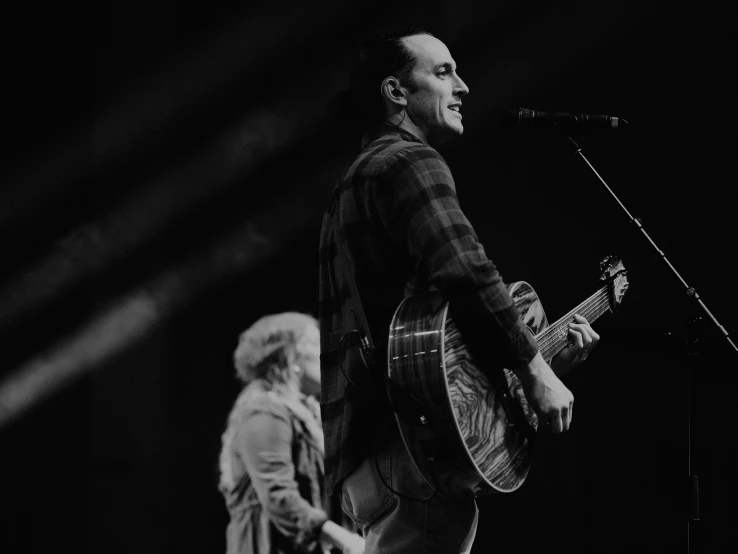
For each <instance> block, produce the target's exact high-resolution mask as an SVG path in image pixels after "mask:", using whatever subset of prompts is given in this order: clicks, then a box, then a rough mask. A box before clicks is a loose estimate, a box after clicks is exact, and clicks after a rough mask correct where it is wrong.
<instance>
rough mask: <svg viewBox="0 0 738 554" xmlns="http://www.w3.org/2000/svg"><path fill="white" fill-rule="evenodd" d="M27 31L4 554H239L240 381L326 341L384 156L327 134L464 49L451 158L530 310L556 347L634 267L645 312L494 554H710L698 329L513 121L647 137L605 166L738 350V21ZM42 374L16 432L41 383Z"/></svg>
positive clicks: (16, 137)
mask: <svg viewBox="0 0 738 554" xmlns="http://www.w3.org/2000/svg"><path fill="white" fill-rule="evenodd" d="M5 23H6V27H7V28H8V29H7V33H5V34H4V48H3V53H4V56H3V59H4V64H3V66H4V67H3V74H4V76H5V85H4V87H3V88H4V89H5V93H6V100H5V102H4V106H5V115H4V118H3V119H4V125H3V127H4V130H5V133H4V135H5V138H6V140H5V143H6V144H5V149H4V150H5V153H6V156H5V162H4V163H3V168H2V175H3V180H2V191H1V194H2V198H1V199H0V225H2V234H1V236H0V247H1V248H2V252H3V255H2V260H3V263H2V267H3V272H2V283H0V286H1V287H2V290H0V337H1V338H0V341H2V345H3V348H2V350H3V354H4V363H3V364H2V372H3V373H2V376H1V377H2V378H3V379H5V381H3V382H2V387H3V388H2V389H0V394H2V396H0V400H2V402H3V404H0V408H2V411H1V412H0V416H2V428H0V441H1V442H0V444H2V455H1V458H0V459H1V460H2V472H1V474H0V491H2V495H1V500H0V505H2V510H3V514H2V518H1V519H0V549H2V551H3V552H48V551H53V550H55V549H62V548H68V549H71V550H74V551H90V552H110V553H117V552H121V553H122V552H203V553H204V552H221V551H223V549H224V526H225V523H226V513H225V509H224V506H223V503H222V500H221V498H220V497H219V494H218V492H217V490H216V483H217V456H218V451H219V441H220V433H221V432H222V430H223V427H224V422H225V417H226V414H227V412H228V410H229V408H230V403H231V402H232V400H233V399H234V397H235V395H236V393H237V384H236V382H235V380H234V379H233V372H232V369H231V362H230V357H231V352H232V350H233V348H234V346H235V343H236V338H237V335H238V333H239V332H240V331H241V330H242V329H244V328H245V327H246V326H248V325H249V324H250V323H251V322H253V321H254V320H255V319H256V318H257V317H259V316H261V315H263V314H265V313H272V312H277V311H283V310H299V311H306V312H311V313H315V310H316V293H317V268H316V264H317V261H316V254H317V251H316V242H317V232H318V228H319V223H320V215H321V210H322V209H323V208H324V206H325V202H326V199H327V196H328V194H329V191H330V188H331V186H332V183H333V181H334V180H335V179H336V177H337V175H338V173H339V171H340V169H341V166H342V164H343V163H345V162H346V160H347V157H348V156H350V155H351V154H352V153H353V152H354V151H355V147H356V145H355V144H352V143H350V142H349V141H346V140H345V139H344V138H343V137H342V136H341V134H340V133H339V131H338V130H337V128H336V127H335V126H334V125H333V124H332V123H331V122H330V121H329V120H328V119H327V118H326V117H325V115H324V106H325V103H326V101H327V100H328V98H329V96H330V94H331V93H332V92H333V91H335V90H336V89H337V88H339V87H342V86H345V84H346V82H345V79H346V77H345V75H346V69H347V66H348V64H349V62H350V60H351V56H352V54H353V53H354V52H355V51H356V49H357V47H358V45H359V44H360V43H361V42H362V40H364V39H365V38H368V37H369V36H371V35H372V33H373V32H374V31H375V30H376V29H378V28H380V27H381V26H383V25H386V24H389V25H393V26H394V25H402V24H405V23H413V24H415V25H417V26H421V27H425V28H427V29H428V30H430V31H431V32H433V33H434V34H436V35H437V36H438V37H439V38H441V39H442V40H444V41H445V42H446V43H447V45H448V46H449V48H450V50H451V52H452V54H453V56H454V58H455V59H456V61H457V62H458V64H459V73H460V75H461V76H462V77H463V78H464V80H465V81H466V82H467V84H468V85H469V87H470V89H471V94H470V95H469V97H468V99H467V100H466V101H465V108H466V109H465V112H464V113H465V119H464V122H465V126H466V132H465V135H464V137H463V138H462V139H460V140H459V141H457V142H455V143H452V144H448V145H445V146H444V147H443V149H442V153H443V154H444V156H445V157H446V158H447V160H448V162H449V164H450V165H451V168H452V171H453V173H454V176H455V179H456V182H457V186H458V190H459V197H460V201H461V203H462V207H463V208H464V209H465V211H466V212H467V215H468V216H469V218H470V219H471V221H472V223H473V224H474V226H475V228H476V230H477V232H478V234H479V235H480V237H481V240H482V242H483V243H484V244H485V247H486V249H487V252H488V254H489V255H490V257H491V258H492V259H493V260H494V261H495V262H496V263H497V265H498V266H499V268H500V269H501V272H502V274H503V277H504V278H505V280H506V281H508V282H511V281H516V280H526V281H528V282H530V283H531V284H532V285H533V286H534V287H535V288H536V290H537V291H538V292H539V294H540V295H541V297H542V299H543V302H544V305H545V307H546V311H547V314H548V316H549V318H550V319H557V318H558V317H559V316H560V315H562V314H564V313H565V312H566V311H567V310H568V309H569V308H571V307H572V306H574V305H575V304H576V303H578V302H580V301H581V300H582V299H583V298H584V297H585V295H588V294H589V293H590V292H591V290H592V289H593V287H594V286H595V284H596V279H597V276H598V262H599V261H600V260H601V259H602V258H603V257H604V256H605V255H607V254H616V255H618V256H620V257H621V258H622V259H623V261H624V263H625V266H626V268H627V269H628V271H629V279H630V283H631V286H630V290H629V291H628V294H627V296H626V299H625V302H624V306H623V309H622V311H621V312H620V313H618V314H616V315H608V316H606V317H603V318H602V319H601V320H600V321H598V322H597V324H596V328H597V329H598V330H599V331H600V333H601V335H602V341H601V344H600V346H599V347H598V349H597V350H596V351H595V353H594V354H593V355H592V356H591V358H590V359H589V361H588V362H587V363H586V364H585V365H584V366H582V367H581V368H579V369H578V370H577V371H576V372H575V373H574V374H572V375H571V376H570V377H569V378H568V380H567V384H568V385H569V386H570V387H571V389H572V390H573V391H574V393H575V395H576V398H577V410H576V412H577V414H576V415H577V418H576V419H575V420H574V421H575V423H574V426H573V428H572V430H571V431H570V432H568V433H567V434H565V435H563V436H560V437H550V436H546V435H543V436H542V440H541V441H540V443H539V446H538V448H537V451H536V460H535V465H534V469H533V471H532V473H531V476H530V478H529V479H528V481H527V482H526V484H525V485H524V486H523V488H522V489H521V490H520V491H518V492H517V493H515V494H513V495H506V496H498V497H488V498H484V499H480V501H479V506H480V511H481V516H480V527H479V531H478V535H477V541H476V543H475V547H474V551H475V552H508V551H519V552H535V551H539V550H541V549H543V548H546V549H547V551H549V552H623V551H628V552H677V551H684V549H685V548H686V529H687V524H686V521H687V515H686V507H687V504H686V490H687V476H688V471H689V468H688V451H687V402H686V400H687V386H686V383H687V381H686V378H687V371H686V356H685V355H684V352H683V351H684V340H683V338H682V335H683V333H684V330H685V322H687V321H688V320H690V319H691V318H692V317H693V316H694V315H695V313H699V312H695V310H694V306H693V304H692V303H691V302H690V301H688V300H687V297H686V295H685V294H684V291H683V287H681V286H680V285H679V283H677V281H676V280H675V279H673V278H672V276H671V275H670V273H669V272H668V270H667V269H666V268H665V266H664V265H663V264H662V263H661V262H660V260H659V259H658V258H659V257H658V256H656V255H655V254H654V251H653V250H652V249H651V247H650V246H648V245H647V244H646V242H645V241H644V240H643V238H642V237H641V236H640V235H639V234H638V233H637V232H636V231H635V229H634V227H633V225H632V224H630V223H629V222H628V220H627V218H626V217H625V215H624V214H623V213H622V212H621V211H620V210H619V208H618V207H617V205H616V204H615V203H614V201H613V200H612V199H611V198H610V197H609V196H608V195H607V193H606V191H605V190H604V188H603V187H602V186H601V185H600V184H599V183H598V182H597V181H596V180H595V179H594V177H593V175H592V174H591V173H590V172H589V171H588V170H587V168H586V167H585V166H584V164H583V162H581V161H580V160H578V159H577V158H576V157H575V156H573V155H572V152H571V150H570V149H568V148H567V145H566V144H564V143H563V141H562V140H561V139H560V138H559V137H556V136H552V135H551V134H549V133H545V132H541V133H510V132H505V131H503V130H502V129H500V127H499V125H498V124H497V116H499V114H500V113H501V112H502V111H503V110H504V109H506V108H509V107H525V108H538V109H547V110H550V111H581V112H589V113H607V114H611V115H616V116H620V117H623V118H625V119H627V120H628V121H629V123H630V125H629V127H628V129H627V131H626V132H619V133H617V134H615V133H603V132H594V133H588V134H581V133H580V134H578V135H576V138H577V140H578V142H579V144H580V146H582V148H583V149H584V152H585V153H586V154H587V156H588V157H589V159H590V161H591V162H592V163H593V164H594V165H595V167H596V168H597V169H598V171H600V173H601V174H602V176H603V177H604V178H605V179H606V180H607V182H608V183H609V184H610V185H611V186H612V187H613V188H614V190H615V191H616V192H617V194H618V195H619V197H620V198H621V200H622V201H623V202H624V203H625V205H626V206H627V207H628V209H629V210H630V211H631V213H632V214H633V215H635V216H638V217H640V218H641V219H642V220H643V222H644V225H645V228H646V230H647V231H648V232H649V234H650V235H651V236H652V238H653V239H654V241H655V242H656V243H657V244H658V246H659V247H660V248H661V249H662V250H663V251H664V252H665V254H666V256H667V257H668V259H669V260H670V261H671V262H672V263H673V264H674V265H675V267H676V268H677V269H678V270H679V271H680V273H681V274H682V276H683V277H684V279H685V280H686V281H687V282H688V283H689V284H690V285H692V286H695V287H696V288H697V290H698V292H699V293H700V294H701V296H702V298H703V300H704V301H705V302H706V304H707V306H708V307H709V308H710V309H711V310H712V312H713V313H714V315H715V316H716V317H717V318H718V320H719V321H720V322H721V323H722V324H723V325H725V327H726V328H727V330H728V331H732V332H734V333H735V332H736V329H735V325H734V320H733V319H732V317H731V316H732V314H733V313H734V312H735V311H736V308H738V306H736V298H737V297H736V292H735V289H734V286H733V283H734V281H735V269H736V267H735V266H736V264H735V254H736V248H735V239H736V233H735V230H734V225H733V221H732V217H734V215H733V212H734V206H735V201H734V200H733V195H732V194H731V189H732V188H733V187H734V178H733V176H732V172H733V171H732V170H733V164H732V161H733V157H734V152H735V139H734V138H733V137H734V131H733V129H734V126H735V124H736V118H735V113H734V111H732V109H731V106H732V103H733V98H734V96H735V93H736V86H735V69H734V65H735V33H734V29H735V13H734V7H733V6H732V5H731V4H730V3H727V2H718V1H716V0H708V1H707V2H702V3H700V4H697V5H692V6H681V7H676V6H674V5H672V4H671V3H667V2H657V1H650V0H642V1H639V2H630V1H629V2H600V3H588V2H583V1H573V2H532V1H526V2H497V3H488V4H482V3H475V2H469V1H466V0H457V1H455V2H443V1H438V2H422V3H413V2H406V3H403V4H401V5H400V4H398V3H385V2H377V3H373V4H371V5H366V4H364V3H358V2H357V3H352V2H342V3H335V4H333V5H330V4H319V3H316V4H310V5H308V4H304V3H298V2H287V1H276V2H270V3H268V5H267V6H250V5H248V4H247V3H236V2H230V3H220V4H218V5H211V4H205V3H192V4H191V5H189V6H188V7H185V6H183V5H178V4H177V3H175V2H150V3H146V4H141V5H135V4H131V3H121V2H118V3H110V4H108V5H106V6H104V7H97V8H96V9H94V10H93V11H88V8H87V7H84V8H83V7H81V6H80V7H75V6H70V5H56V6H52V7H45V8H43V9H41V8H40V7H39V8H36V7H30V6H26V7H15V8H7V12H6V17H5ZM700 344H701V345H702V346H703V348H702V352H703V354H702V356H701V358H700V359H701V360H702V361H703V367H702V368H701V369H700V370H699V371H698V372H697V377H698V382H697V384H696V385H695V386H696V389H697V392H698V395H697V396H698V404H697V408H698V412H697V413H698V425H697V427H696V428H695V429H694V440H695V447H694V449H693V452H692V454H693V457H694V464H695V468H694V469H693V471H694V472H697V473H699V474H700V475H701V481H702V486H703V498H702V508H703V514H702V515H703V518H702V520H703V521H702V527H703V531H704V551H706V552H723V551H726V550H728V548H729V547H730V546H734V545H735V539H734V538H733V536H732V535H731V534H730V533H729V529H730V525H731V523H732V521H731V519H730V515H731V513H732V510H731V508H730V505H731V501H732V500H733V497H734V495H735V491H736V487H735V485H736V479H735V467H736V462H738V459H737V456H736V450H735V447H734V444H733V437H734V431H733V422H732V417H731V416H732V412H733V409H732V403H733V400H734V399H733V391H734V387H735V377H734V375H733V374H734V371H735V369H736V366H737V364H736V360H737V359H738V358H737V357H736V356H735V354H732V353H731V352H730V350H729V349H728V348H727V346H726V341H724V340H723V339H721V337H720V335H719V333H718V332H717V331H716V330H715V329H714V328H713V327H712V326H711V324H708V325H706V326H705V330H704V334H703V335H702V339H701V340H700ZM66 347H69V348H71V350H64V349H65V348H66ZM65 353H66V357H65ZM70 360H71V361H70ZM38 368H46V369H47V370H48V373H44V375H45V377H43V378H40V379H37V380H36V381H33V383H35V384H36V385H37V388H35V389H33V390H32V391H31V392H29V393H27V395H28V398H30V401H29V402H28V403H26V404H18V405H19V406H21V407H20V408H18V410H17V413H15V412H14V413H15V415H14V416H13V417H10V416H9V415H8V414H10V413H11V412H10V411H9V408H8V406H9V405H11V404H12V405H13V406H15V405H17V404H13V402H16V401H17V399H18V398H19V396H18V395H20V394H23V391H20V392H18V390H19V389H14V390H15V392H13V391H12V390H11V388H10V384H12V383H13V382H15V381H11V379H12V378H14V377H16V376H19V375H20V376H23V375H30V374H31V372H32V371H33V370H34V369H38ZM50 375H52V376H53V375H57V376H59V377H58V380H54V379H53V378H52V377H50ZM9 391H10V392H9ZM9 399H10V400H9Z"/></svg>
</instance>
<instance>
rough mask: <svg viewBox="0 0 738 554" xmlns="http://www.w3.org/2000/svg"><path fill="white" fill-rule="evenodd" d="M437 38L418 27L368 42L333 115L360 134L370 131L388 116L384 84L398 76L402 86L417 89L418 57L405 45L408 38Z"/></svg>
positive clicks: (333, 105) (335, 103) (335, 102)
mask: <svg viewBox="0 0 738 554" xmlns="http://www.w3.org/2000/svg"><path fill="white" fill-rule="evenodd" d="M416 35H429V36H433V35H432V34H431V33H429V32H427V31H423V30H421V29H417V28H415V27H405V28H402V29H390V30H387V31H384V32H382V33H381V34H380V35H378V36H377V37H375V38H373V39H371V40H369V41H368V42H366V43H364V45H363V46H362V47H361V50H360V51H359V55H358V57H357V59H356V61H355V62H354V66H353V68H352V70H351V73H350V77H349V89H348V90H345V91H341V92H339V93H337V94H336V95H334V97H333V98H332V100H331V102H330V104H329V112H330V113H331V115H333V116H334V117H335V118H337V119H339V120H340V121H342V122H343V123H344V124H346V125H348V126H349V128H350V129H352V130H356V131H362V132H364V131H367V130H369V129H370V128H371V127H374V126H376V125H379V124H380V123H381V122H382V121H383V120H384V117H385V113H384V101H383V99H382V96H381V93H380V86H381V84H382V81H384V79H385V78H387V77H390V76H391V77H396V78H397V80H398V81H399V82H400V84H401V85H403V86H405V87H407V88H408V89H410V91H411V92H414V91H415V90H417V85H416V83H415V82H414V81H413V79H412V77H411V72H412V69H413V67H414V66H415V62H416V57H415V55H414V54H413V53H412V52H411V51H410V49H409V48H408V47H407V46H406V45H405V43H404V40H403V39H405V38H407V37H412V36H416Z"/></svg>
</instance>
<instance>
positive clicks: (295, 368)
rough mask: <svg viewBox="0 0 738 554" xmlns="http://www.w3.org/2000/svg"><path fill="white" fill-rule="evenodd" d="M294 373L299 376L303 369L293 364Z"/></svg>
mask: <svg viewBox="0 0 738 554" xmlns="http://www.w3.org/2000/svg"><path fill="white" fill-rule="evenodd" d="M292 371H294V372H295V373H297V374H298V375H299V373H300V372H301V371H302V368H300V366H299V365H297V364H292Z"/></svg>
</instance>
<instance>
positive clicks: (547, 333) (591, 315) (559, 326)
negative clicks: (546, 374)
mask: <svg viewBox="0 0 738 554" xmlns="http://www.w3.org/2000/svg"><path fill="white" fill-rule="evenodd" d="M609 309H610V302H609V300H608V298H607V286H603V287H602V288H600V289H599V290H598V291H597V292H596V293H595V294H593V295H592V296H591V297H590V298H588V299H587V300H585V301H584V302H582V303H581V304H580V305H579V306H577V307H576V308H574V309H573V310H571V311H570V312H569V313H568V314H566V315H565V316H564V317H562V318H561V319H559V320H558V321H556V322H555V323H554V324H553V325H550V326H549V327H547V328H546V329H545V330H543V331H542V332H540V333H539V334H538V335H536V340H537V341H538V346H539V349H540V350H541V355H542V356H543V358H544V359H545V360H550V359H551V358H553V357H554V356H555V355H556V354H558V353H559V351H560V350H562V349H563V348H564V347H565V346H566V345H567V344H568V342H569V331H568V328H569V323H570V322H571V321H572V319H573V317H574V314H575V313H576V314H580V315H581V316H583V317H585V318H586V319H587V321H589V322H590V323H593V322H594V321H595V320H596V319H597V318H599V317H600V316H601V315H602V314H604V313H605V312H607V311H608V310H609Z"/></svg>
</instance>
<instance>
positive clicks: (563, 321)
mask: <svg viewBox="0 0 738 554" xmlns="http://www.w3.org/2000/svg"><path fill="white" fill-rule="evenodd" d="M603 292H604V289H600V290H599V291H597V292H596V293H594V294H593V295H592V296H590V297H589V298H588V299H587V300H585V301H584V302H582V303H581V304H579V305H578V306H576V307H575V308H573V309H572V310H570V311H569V312H568V313H566V314H565V315H564V316H563V317H561V318H559V320H558V321H556V322H555V323H554V324H553V325H551V326H549V327H547V328H546V329H544V330H543V331H542V332H541V333H540V335H539V337H540V338H541V340H545V339H547V338H548V337H549V336H551V335H552V334H557V333H559V332H560V330H561V328H562V327H563V326H564V325H568V324H569V322H570V320H571V318H572V317H573V316H574V314H575V313H580V314H581V313H582V312H585V311H587V312H588V311H590V310H591V308H590V305H591V304H599V303H600V302H601V301H602V298H603ZM585 317H586V316H585Z"/></svg>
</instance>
